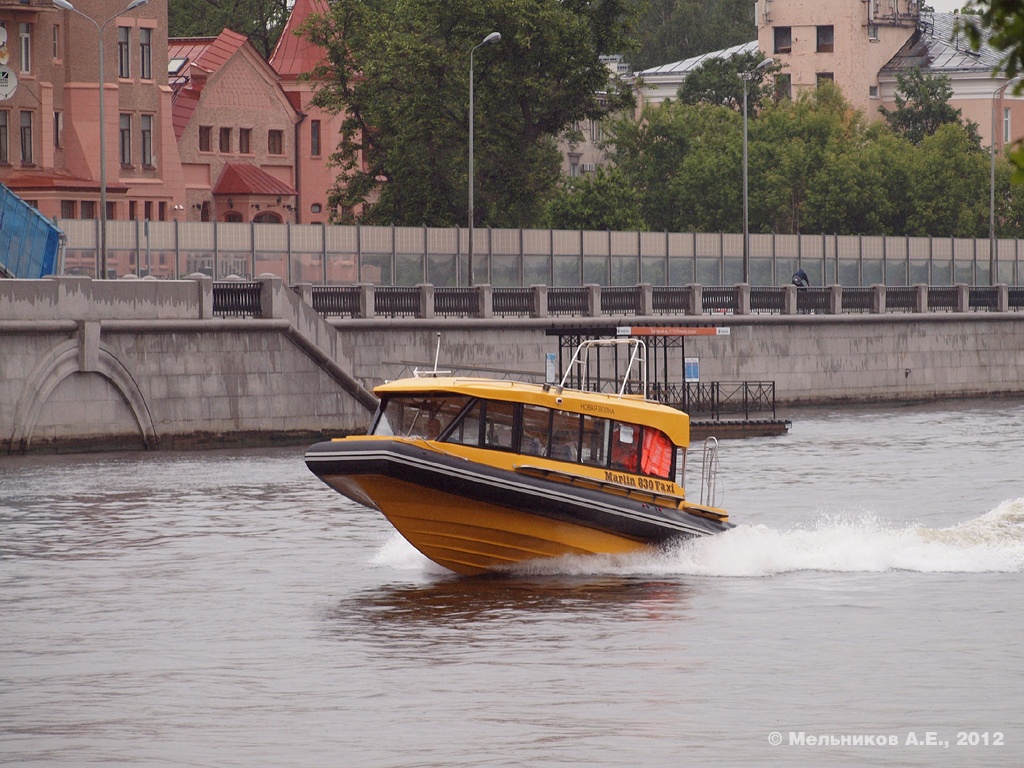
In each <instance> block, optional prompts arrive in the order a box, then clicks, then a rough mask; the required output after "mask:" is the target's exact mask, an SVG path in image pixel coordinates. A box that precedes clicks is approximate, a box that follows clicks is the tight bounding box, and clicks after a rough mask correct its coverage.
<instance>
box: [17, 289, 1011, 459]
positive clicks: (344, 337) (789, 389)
mask: <svg viewBox="0 0 1024 768" xmlns="http://www.w3.org/2000/svg"><path fill="white" fill-rule="evenodd" d="M261 282H262V290H261V302H262V306H261V315H262V316H261V317H259V318H251V319H222V318H217V317H214V316H213V287H212V282H211V281H210V279H209V278H206V277H204V276H195V277H194V278H193V279H189V280H181V281H155V280H119V281H92V280H89V279H88V278H71V277H61V278H53V279H46V280H39V281H21V280H7V281H0V453H8V452H15V453H20V452H24V451H40V450H50V451H52V450H73V449H76V448H77V449H82V448H89V449H97V448H148V449H155V448H177V447H186V446H191V445H197V444H198V445H208V446H216V445H226V444H232V443H242V442H244V443H246V444H268V443H274V442H280V441H284V440H287V441H291V442H294V441H300V442H301V441H303V440H312V439H314V438H315V437H317V436H319V435H324V434H325V435H337V434H343V433H347V432H352V431H360V430H362V429H364V428H365V426H366V424H367V422H368V420H369V415H370V410H371V409H372V408H373V406H374V402H375V401H374V398H373V396H372V394H371V393H370V391H369V390H370V389H371V388H372V387H373V386H374V385H375V384H377V383H380V382H381V381H384V380H386V379H394V378H398V377H399V376H402V375H409V374H410V373H411V372H412V370H413V369H414V368H417V367H418V368H430V367H432V366H433V364H434V358H435V350H436V348H437V343H438V338H440V351H439V353H438V355H437V357H438V362H439V367H440V368H442V369H450V370H454V371H456V372H458V373H481V374H486V375H498V376H503V375H506V374H508V375H510V376H511V377H513V378H532V379H534V380H543V377H544V373H545V355H547V354H549V353H557V352H558V351H559V350H558V336H557V334H556V335H552V332H556V331H557V332H563V333H565V332H568V333H574V332H575V333H579V334H582V335H586V334H588V333H594V332H595V331H598V330H604V331H607V330H608V329H613V328H615V327H616V326H623V325H656V326H675V325H679V326H682V325H687V326H694V325H700V326H716V327H723V328H728V329H729V333H728V335H714V336H695V337H690V338H686V339H685V342H684V344H685V346H684V347H680V348H677V349H674V350H672V352H671V355H673V356H674V357H675V358H678V359H677V361H676V362H678V367H679V368H680V369H681V358H682V357H683V356H684V355H685V356H686V357H697V358H699V359H700V371H701V380H702V381H734V382H739V381H774V382H775V385H776V396H777V400H778V403H779V405H780V406H786V405H801V404H827V403H843V402H872V401H913V400H928V399H940V398H957V397H979V396H1000V395H1021V394H1024V313H1019V312H930V313H920V314H912V313H906V314H887V315H877V314H864V315H793V316H789V315H786V316H780V315H771V316H764V315H713V316H707V315H706V316H680V317H666V316H658V317H600V318H567V317H557V318H553V317H544V318H517V319H512V318H505V319H503V318H483V319H438V318H424V319H384V318H374V319H333V320H330V321H325V320H324V319H322V318H321V317H320V316H319V315H318V314H317V313H316V312H314V311H313V310H312V308H311V307H310V306H308V304H306V303H305V302H303V300H302V299H301V298H300V296H299V295H298V294H297V293H296V292H295V291H293V290H291V289H289V288H288V287H286V286H284V285H282V283H281V280H280V279H279V278H276V277H267V278H263V279H262V280H261ZM670 365H675V362H672V363H670Z"/></svg>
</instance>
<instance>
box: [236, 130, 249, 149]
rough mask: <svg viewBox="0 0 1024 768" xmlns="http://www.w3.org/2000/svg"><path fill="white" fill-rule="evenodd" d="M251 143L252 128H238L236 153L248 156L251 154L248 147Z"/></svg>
mask: <svg viewBox="0 0 1024 768" xmlns="http://www.w3.org/2000/svg"><path fill="white" fill-rule="evenodd" d="M251 141H252V128H239V129H238V151H239V153H240V154H243V155H248V154H251V153H252V150H251V149H250V148H249V145H250V143H251Z"/></svg>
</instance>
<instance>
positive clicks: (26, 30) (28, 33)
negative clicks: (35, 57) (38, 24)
mask: <svg viewBox="0 0 1024 768" xmlns="http://www.w3.org/2000/svg"><path fill="white" fill-rule="evenodd" d="M18 39H19V41H20V42H21V72H22V74H27V73H29V72H31V71H32V25H31V24H29V23H27V22H24V21H23V22H21V23H19V24H18Z"/></svg>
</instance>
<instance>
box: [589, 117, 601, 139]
mask: <svg viewBox="0 0 1024 768" xmlns="http://www.w3.org/2000/svg"><path fill="white" fill-rule="evenodd" d="M603 139H604V129H603V128H602V126H601V121H600V120H591V121H590V140H591V141H592V142H593V143H594V144H597V143H599V142H600V141H602V140H603Z"/></svg>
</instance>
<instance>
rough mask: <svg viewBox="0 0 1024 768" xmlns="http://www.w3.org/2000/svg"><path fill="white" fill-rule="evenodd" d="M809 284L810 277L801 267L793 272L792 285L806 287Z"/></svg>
mask: <svg viewBox="0 0 1024 768" xmlns="http://www.w3.org/2000/svg"><path fill="white" fill-rule="evenodd" d="M810 284H811V281H810V279H809V278H808V277H807V273H806V272H804V271H803V270H802V269H798V270H797V271H796V272H794V273H793V285H795V286H796V287H797V288H806V287H808V286H809V285H810Z"/></svg>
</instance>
